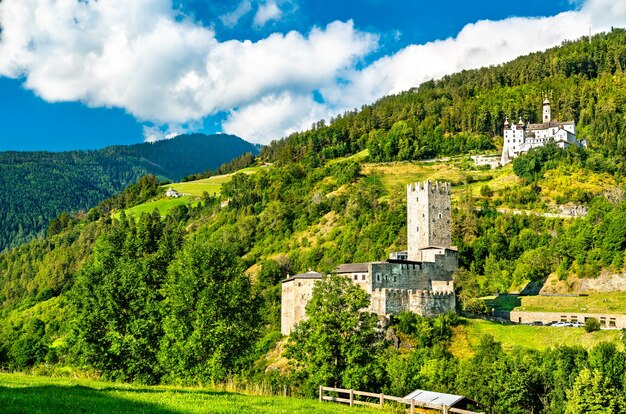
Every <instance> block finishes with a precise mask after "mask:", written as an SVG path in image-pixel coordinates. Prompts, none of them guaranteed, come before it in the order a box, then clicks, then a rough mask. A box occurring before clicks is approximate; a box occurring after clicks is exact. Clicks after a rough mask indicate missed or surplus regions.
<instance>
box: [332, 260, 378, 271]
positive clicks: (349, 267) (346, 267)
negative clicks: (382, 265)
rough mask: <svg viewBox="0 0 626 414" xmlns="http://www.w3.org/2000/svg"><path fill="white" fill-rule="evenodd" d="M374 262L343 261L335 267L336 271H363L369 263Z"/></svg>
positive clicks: (368, 266) (367, 267)
mask: <svg viewBox="0 0 626 414" xmlns="http://www.w3.org/2000/svg"><path fill="white" fill-rule="evenodd" d="M372 263H374V262H365V263H343V264H340V265H339V266H337V267H336V268H335V272H337V273H363V272H368V271H369V268H370V264H372Z"/></svg>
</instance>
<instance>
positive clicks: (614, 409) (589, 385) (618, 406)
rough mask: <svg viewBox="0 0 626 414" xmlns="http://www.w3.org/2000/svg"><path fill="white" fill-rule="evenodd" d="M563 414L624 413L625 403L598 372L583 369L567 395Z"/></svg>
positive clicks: (617, 391)
mask: <svg viewBox="0 0 626 414" xmlns="http://www.w3.org/2000/svg"><path fill="white" fill-rule="evenodd" d="M567 400H568V401H567V404H566V405H565V414H618V413H623V412H626V401H625V400H624V396H623V395H622V394H621V393H620V391H619V390H617V389H615V388H614V387H612V386H611V383H610V381H608V379H606V378H605V377H604V376H603V375H602V373H601V372H600V371H597V370H593V371H591V370H589V369H583V370H582V371H580V373H579V374H578V377H577V378H576V381H575V382H574V386H573V388H572V390H571V391H569V392H568V393H567Z"/></svg>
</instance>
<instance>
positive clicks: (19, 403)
mask: <svg viewBox="0 0 626 414" xmlns="http://www.w3.org/2000/svg"><path fill="white" fill-rule="evenodd" d="M0 412H2V413H107V414H112V413H160V414H169V413H310V412H315V413H361V414H367V413H376V412H378V413H380V410H374V409H367V408H361V407H348V406H345V405H341V404H335V403H320V402H318V401H315V400H309V399H301V398H291V397H287V398H286V397H260V396H251V395H244V394H238V393H232V392H224V391H215V390H211V389H206V388H182V387H165V386H138V385H129V384H113V383H107V382H100V381H90V380H76V379H68V378H49V377H37V376H29V375H24V374H0Z"/></svg>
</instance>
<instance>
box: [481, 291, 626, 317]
mask: <svg viewBox="0 0 626 414" xmlns="http://www.w3.org/2000/svg"><path fill="white" fill-rule="evenodd" d="M483 299H484V300H485V305H487V308H488V309H491V308H495V309H496V310H504V311H511V310H514V309H515V310H520V311H535V312H579V313H618V314H626V292H607V293H590V294H589V295H588V296H515V295H500V296H488V297H485V298H483Z"/></svg>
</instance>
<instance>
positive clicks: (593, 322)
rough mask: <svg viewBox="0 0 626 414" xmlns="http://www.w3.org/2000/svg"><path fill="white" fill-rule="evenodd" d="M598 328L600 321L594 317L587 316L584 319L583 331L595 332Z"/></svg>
mask: <svg viewBox="0 0 626 414" xmlns="http://www.w3.org/2000/svg"><path fill="white" fill-rule="evenodd" d="M599 330H600V321H598V320H597V319H596V318H589V319H587V320H586V321H585V331H587V332H595V331H599Z"/></svg>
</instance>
